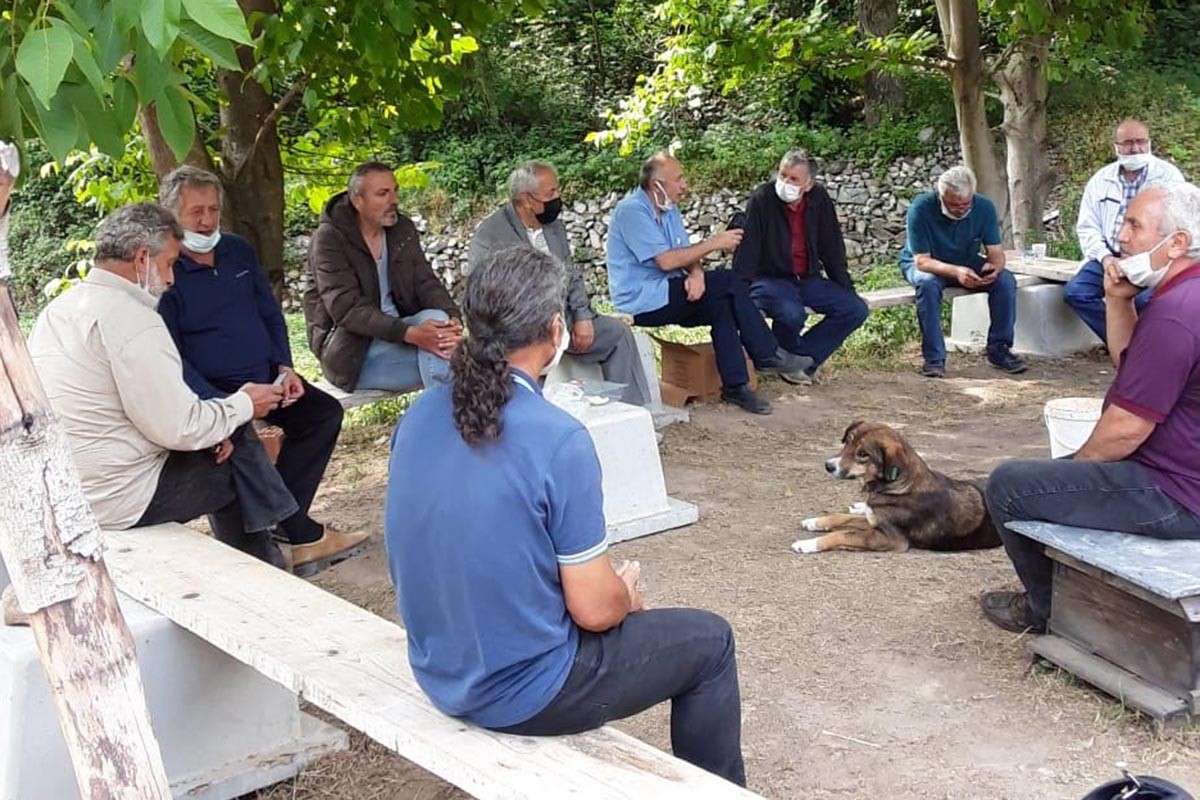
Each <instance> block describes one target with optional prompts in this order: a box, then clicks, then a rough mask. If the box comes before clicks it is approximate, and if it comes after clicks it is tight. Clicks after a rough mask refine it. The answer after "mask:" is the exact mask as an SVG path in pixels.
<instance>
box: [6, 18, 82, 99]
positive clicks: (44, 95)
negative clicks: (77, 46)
mask: <svg viewBox="0 0 1200 800" xmlns="http://www.w3.org/2000/svg"><path fill="white" fill-rule="evenodd" d="M73 49H74V46H73V44H72V42H71V34H69V33H67V32H66V31H65V30H63V29H62V28H57V27H46V28H39V29H38V30H35V31H29V32H28V33H26V34H25V38H24V39H23V40H21V46H20V47H19V48H17V72H19V73H20V74H21V77H22V78H24V79H25V82H26V83H28V84H29V88H30V90H32V91H33V94H34V96H36V97H37V99H38V100H39V101H40V102H41V104H42V105H43V106H45V107H46V108H49V107H50V101H51V100H52V99H54V92H55V90H56V89H58V85H59V84H60V83H62V79H63V76H64V75H66V74H67V66H68V65H69V64H70V63H71V52H72V50H73Z"/></svg>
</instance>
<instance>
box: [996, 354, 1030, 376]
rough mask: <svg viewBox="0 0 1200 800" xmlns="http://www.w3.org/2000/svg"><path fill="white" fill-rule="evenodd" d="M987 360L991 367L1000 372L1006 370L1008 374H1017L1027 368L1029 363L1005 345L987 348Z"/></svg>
mask: <svg viewBox="0 0 1200 800" xmlns="http://www.w3.org/2000/svg"><path fill="white" fill-rule="evenodd" d="M987 360H988V363H989V364H991V365H992V366H993V367H995V368H996V369H998V370H1000V371H1002V372H1007V373H1008V374H1009V375H1017V374H1020V373H1022V372H1024V371H1025V370H1027V369H1029V365H1028V364H1026V363H1025V359H1023V358H1021V357H1020V356H1019V355H1017V354H1016V353H1014V352H1013V351H1012V350H1009V349H1008V348H1007V347H997V348H996V349H995V350H989V351H988V357H987Z"/></svg>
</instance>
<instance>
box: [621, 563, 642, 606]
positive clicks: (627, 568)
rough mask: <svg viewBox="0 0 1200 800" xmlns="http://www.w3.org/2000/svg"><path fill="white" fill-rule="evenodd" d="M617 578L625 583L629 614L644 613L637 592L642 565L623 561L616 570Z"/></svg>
mask: <svg viewBox="0 0 1200 800" xmlns="http://www.w3.org/2000/svg"><path fill="white" fill-rule="evenodd" d="M616 573H617V577H619V578H620V579H621V580H622V581H624V582H625V591H627V592H629V613H630V614H632V613H634V612H635V611H645V610H646V604H645V602H643V601H642V595H641V592H639V591H638V579H640V578H641V577H642V565H641V563H640V562H638V561H625V562H622V564H621V566H619V567H617V569H616Z"/></svg>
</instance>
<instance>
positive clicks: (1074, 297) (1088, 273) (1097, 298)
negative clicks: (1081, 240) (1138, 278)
mask: <svg viewBox="0 0 1200 800" xmlns="http://www.w3.org/2000/svg"><path fill="white" fill-rule="evenodd" d="M1152 294H1154V290H1153V289H1147V290H1146V291H1144V292H1141V293H1140V294H1139V295H1138V296H1137V298H1136V299H1135V300H1134V304H1135V305H1136V306H1137V310H1138V313H1139V314H1140V313H1142V309H1144V308H1145V307H1146V303H1149V302H1150V295H1152ZM1063 300H1064V301H1065V302H1066V304H1067V305H1069V306H1070V307H1071V308H1072V309H1074V311H1075V313H1076V314H1078V315H1079V318H1080V319H1081V320H1083V324H1085V325H1087V326H1088V327H1089V328H1091V329H1092V333H1094V334H1096V335H1097V336H1099V337H1100V341H1101V342H1107V341H1108V336H1107V334H1106V332H1105V327H1104V326H1105V324H1106V323H1105V315H1104V266H1103V265H1102V264H1101V263H1100V262H1099V261H1097V260H1096V259H1094V258H1093V259H1092V260H1091V261H1089V262H1087V263H1086V264H1084V265H1083V266H1082V267H1080V268H1079V272H1076V273H1075V277H1073V278H1071V280H1069V281H1067V285H1066V286H1064V287H1063Z"/></svg>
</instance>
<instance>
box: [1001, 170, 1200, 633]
mask: <svg viewBox="0 0 1200 800" xmlns="http://www.w3.org/2000/svg"><path fill="white" fill-rule="evenodd" d="M1117 242H1118V243H1119V244H1120V249H1121V253H1122V255H1123V256H1125V257H1124V258H1123V259H1122V260H1120V261H1118V262H1114V263H1111V264H1106V265H1105V268H1104V290H1105V306H1106V309H1105V310H1106V318H1107V324H1108V330H1107V333H1108V347H1109V352H1110V355H1111V358H1112V360H1113V363H1114V364H1116V366H1117V375H1116V378H1115V379H1114V380H1113V384H1112V386H1111V387H1110V388H1109V390H1108V395H1107V397H1106V398H1105V402H1104V413H1103V414H1102V415H1101V417H1100V421H1099V422H1098V423H1097V425H1096V429H1095V430H1094V431H1093V432H1092V435H1091V437H1090V438H1089V439H1088V440H1087V442H1086V443H1085V444H1084V445H1083V447H1082V448H1080V450H1079V452H1077V453H1075V455H1074V457H1073V458H1072V459H1060V460H1052V461H1051V460H1039V461H1010V462H1007V463H1005V464H1001V465H1000V466H999V467H997V468H996V470H995V471H994V472H993V473H992V476H991V478H990V479H989V480H988V485H987V504H988V510H989V512H990V513H991V515H992V520H993V522H995V524H996V529H997V530H998V531H999V532H1000V536H1001V538H1002V539H1003V540H1004V547H1005V549H1006V550H1007V551H1008V556H1009V558H1010V559H1012V562H1013V566H1014V567H1015V568H1016V571H1017V577H1019V578H1020V579H1021V583H1022V584H1024V586H1025V590H1026V593H1017V592H988V593H986V594H984V595H983V598H982V603H983V611H984V614H986V615H987V617H988V619H990V620H991V621H992V622H994V623H995V624H997V625H999V626H1000V627H1002V628H1004V629H1005V630H1010V631H1018V632H1019V631H1023V630H1032V631H1034V632H1036V633H1044V632H1045V629H1046V621H1047V619H1048V618H1049V615H1050V591H1051V574H1052V571H1051V561H1050V558H1049V557H1048V556H1046V555H1045V554H1044V553H1043V551H1042V546H1041V545H1040V544H1038V543H1037V542H1035V541H1034V540H1033V539H1030V538H1027V537H1025V536H1022V535H1021V534H1018V533H1016V532H1014V531H1010V530H1008V529H1007V528H1005V527H1004V525H1005V523H1007V522H1010V521H1013V520H1044V521H1046V522H1054V523H1058V524H1061V525H1073V526H1078V527H1082V528H1096V529H1100V530H1114V531H1122V532H1125V533H1132V534H1138V535H1142V536H1151V537H1154V538H1156V539H1200V189H1197V188H1196V187H1195V186H1193V185H1191V184H1188V183H1181V182H1180V183H1172V184H1168V185H1165V186H1158V187H1150V188H1147V189H1145V190H1143V191H1142V193H1141V194H1139V195H1138V196H1137V197H1135V198H1134V199H1133V201H1132V202H1130V204H1129V209H1128V212H1127V213H1126V215H1125V220H1124V222H1123V223H1122V225H1121V231H1120V233H1119V234H1118V236H1117ZM1131 279H1132V280H1131ZM1144 288H1149V289H1154V295H1153V296H1152V297H1151V299H1150V301H1149V303H1147V304H1146V307H1145V310H1144V311H1142V313H1141V314H1139V313H1138V312H1137V310H1136V308H1135V305H1134V298H1135V297H1137V295H1138V293H1139V292H1141V291H1142V289H1144Z"/></svg>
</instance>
